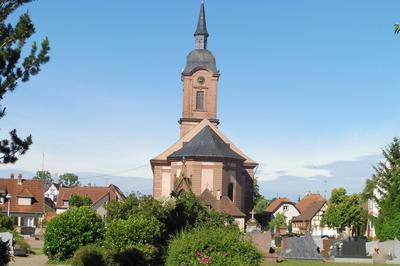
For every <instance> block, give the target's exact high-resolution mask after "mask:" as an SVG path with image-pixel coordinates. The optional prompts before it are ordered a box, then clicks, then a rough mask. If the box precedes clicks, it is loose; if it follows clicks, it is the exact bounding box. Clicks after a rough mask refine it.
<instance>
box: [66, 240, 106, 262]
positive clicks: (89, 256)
mask: <svg viewBox="0 0 400 266" xmlns="http://www.w3.org/2000/svg"><path fill="white" fill-rule="evenodd" d="M72 265H74V266H86V265H97V266H106V265H110V263H108V262H107V254H106V251H105V249H104V248H102V247H99V246H96V245H93V244H90V245H87V246H84V247H81V248H80V249H78V250H77V251H76V252H75V254H74V258H73V259H72Z"/></svg>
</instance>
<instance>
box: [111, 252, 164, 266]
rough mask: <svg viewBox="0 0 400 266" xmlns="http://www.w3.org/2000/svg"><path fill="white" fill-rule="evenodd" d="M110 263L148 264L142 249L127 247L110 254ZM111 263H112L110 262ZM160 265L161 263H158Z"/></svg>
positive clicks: (141, 265)
mask: <svg viewBox="0 0 400 266" xmlns="http://www.w3.org/2000/svg"><path fill="white" fill-rule="evenodd" d="M111 263H113V264H115V265H118V266H147V265H150V264H149V263H148V262H147V261H146V258H145V255H144V254H143V252H142V251H140V250H138V249H137V248H129V249H126V250H124V251H122V252H117V253H114V254H113V255H112V256H111ZM111 265H112V264H111ZM160 265H162V264H160Z"/></svg>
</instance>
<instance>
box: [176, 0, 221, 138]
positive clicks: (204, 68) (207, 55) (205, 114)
mask: <svg viewBox="0 0 400 266" xmlns="http://www.w3.org/2000/svg"><path fill="white" fill-rule="evenodd" d="M208 36H209V34H208V31H207V23H206V12H205V8H204V3H202V4H201V7H200V15H199V21H198V23H197V29H196V32H195V33H194V37H195V49H194V50H193V51H192V52H190V54H189V55H188V56H187V61H186V67H185V69H184V70H183V72H182V81H183V108H182V118H181V119H180V120H179V124H180V136H181V137H183V136H184V135H186V133H187V132H189V131H190V130H191V129H192V128H193V127H194V126H196V125H197V124H198V123H200V122H201V121H202V120H203V119H208V120H209V121H210V122H212V123H213V124H214V125H216V126H217V125H218V124H219V121H218V119H217V91H218V79H219V71H218V70H217V65H216V61H215V57H214V55H213V54H212V53H211V52H210V51H209V50H208V49H207V41H208Z"/></svg>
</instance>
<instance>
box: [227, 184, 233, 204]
mask: <svg viewBox="0 0 400 266" xmlns="http://www.w3.org/2000/svg"><path fill="white" fill-rule="evenodd" d="M228 198H230V200H231V201H233V183H229V185H228Z"/></svg>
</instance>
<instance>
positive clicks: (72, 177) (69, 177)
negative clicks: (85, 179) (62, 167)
mask: <svg viewBox="0 0 400 266" xmlns="http://www.w3.org/2000/svg"><path fill="white" fill-rule="evenodd" d="M58 182H60V183H61V184H63V185H64V186H68V187H72V186H79V185H80V184H79V178H78V176H77V175H76V174H73V173H65V174H63V175H60V177H59V178H58Z"/></svg>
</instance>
